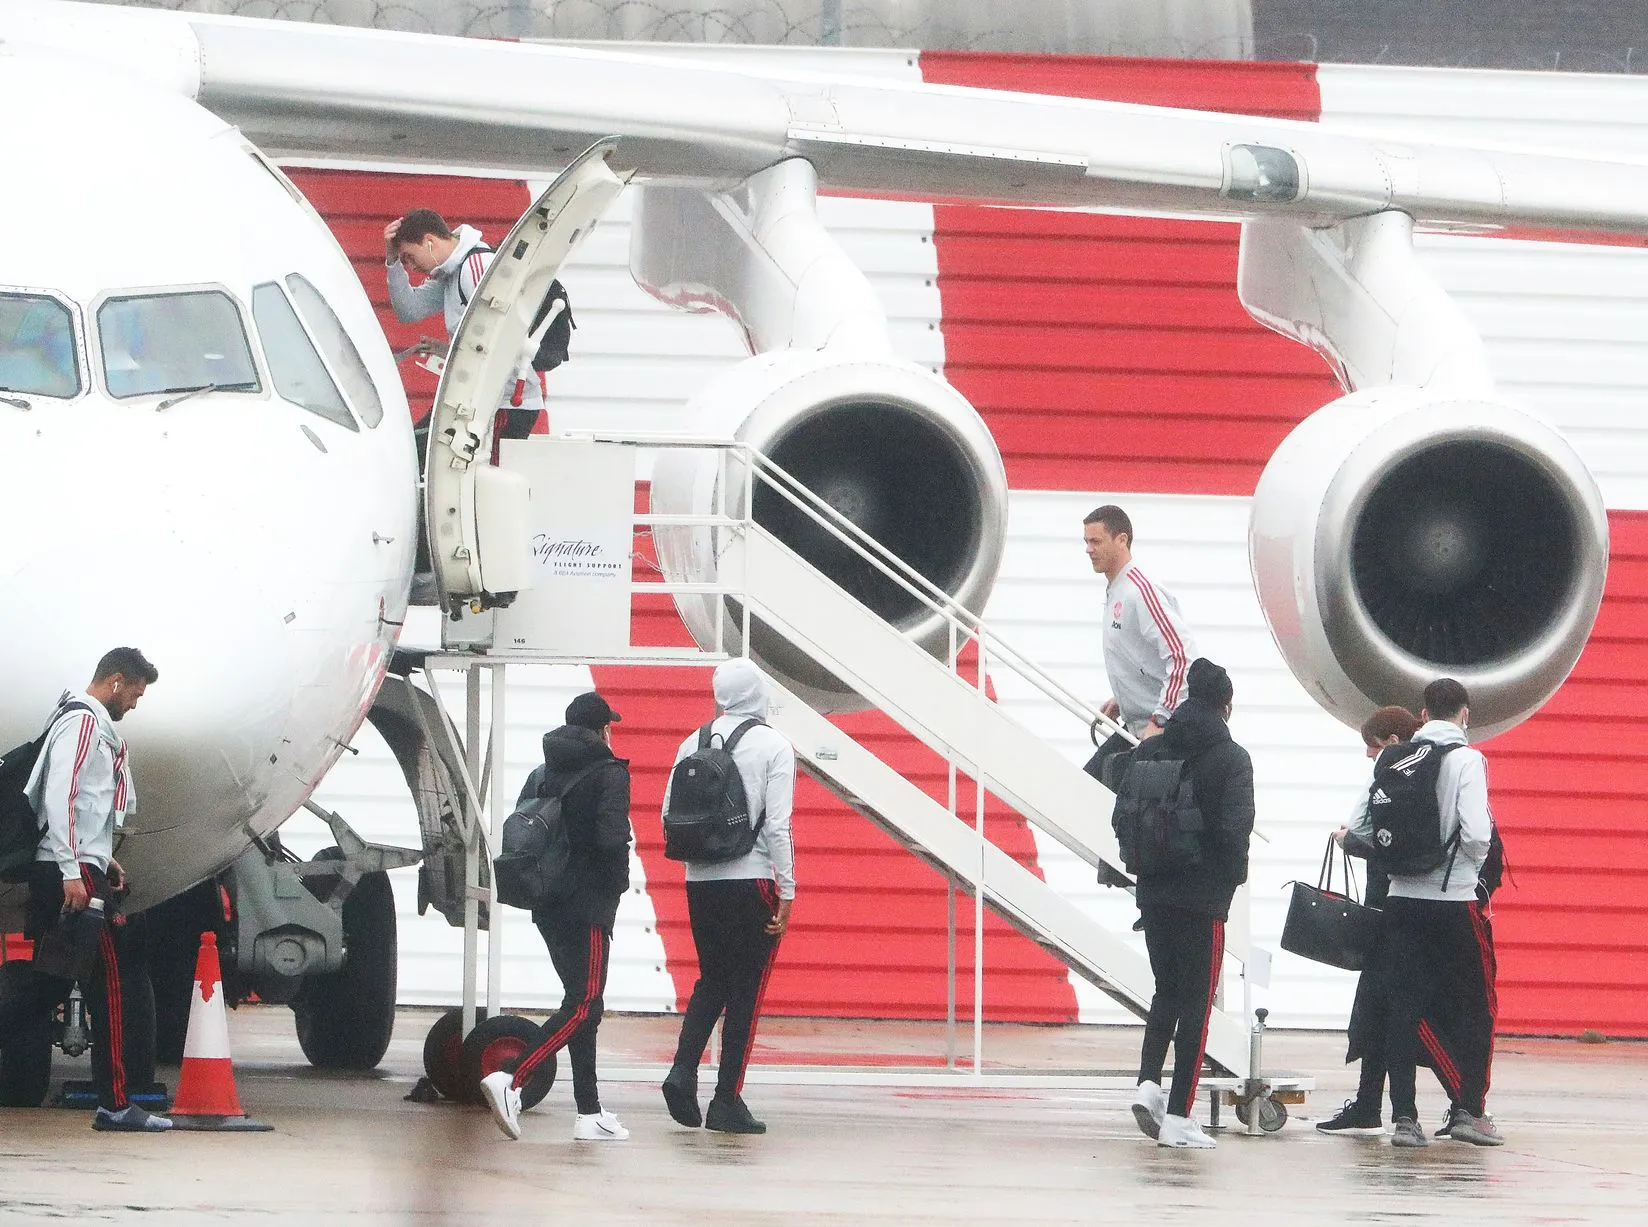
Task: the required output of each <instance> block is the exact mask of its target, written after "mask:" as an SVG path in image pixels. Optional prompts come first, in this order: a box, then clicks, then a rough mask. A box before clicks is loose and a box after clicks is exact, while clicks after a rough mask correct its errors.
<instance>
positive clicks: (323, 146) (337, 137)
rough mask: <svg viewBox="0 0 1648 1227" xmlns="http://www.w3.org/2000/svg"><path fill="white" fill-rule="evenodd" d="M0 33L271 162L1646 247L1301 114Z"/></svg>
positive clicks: (1466, 155)
mask: <svg viewBox="0 0 1648 1227" xmlns="http://www.w3.org/2000/svg"><path fill="white" fill-rule="evenodd" d="M0 40H5V41H6V42H7V44H8V45H9V46H10V47H14V48H15V47H17V46H19V45H20V44H24V43H35V44H40V45H45V46H48V47H51V48H53V49H56V50H58V51H62V52H70V53H75V54H80V55H91V56H100V57H104V58H106V59H108V60H109V61H110V62H111V64H113V65H117V66H118V67H119V68H120V69H121V70H123V71H127V72H137V73H139V74H141V75H144V76H146V77H149V78H151V79H153V80H156V81H158V82H160V83H161V84H163V85H164V86H166V87H167V88H172V89H176V90H180V91H183V92H186V93H188V94H190V95H191V96H192V97H194V98H196V99H197V100H198V101H199V102H200V103H202V104H203V105H204V106H206V107H208V108H209V109H210V110H212V111H213V112H215V113H216V114H218V115H219V116H221V117H222V118H223V119H225V120H227V121H228V122H230V123H233V124H235V125H237V126H238V127H239V128H241V130H242V131H243V132H244V133H245V134H246V136H247V137H248V138H250V139H251V140H252V141H253V142H254V143H256V144H257V145H258V146H259V147H260V148H261V149H263V150H264V151H265V152H266V153H268V154H269V155H270V156H272V157H275V158H288V159H324V158H348V159H350V160H352V161H375V160H382V161H384V162H387V163H394V164H397V165H405V164H428V165H432V166H442V167H448V168H459V169H462V168H475V169H486V170H499V171H509V172H513V173H518V174H523V175H533V174H537V175H541V174H544V173H545V172H549V171H552V170H555V169H558V168H559V167H561V166H564V165H565V164H566V163H567V162H568V161H569V160H570V159H571V157H572V156H573V155H575V154H576V153H577V151H578V150H580V149H582V148H584V147H586V146H587V145H589V144H592V143H593V142H594V141H596V140H599V139H601V138H603V137H607V136H614V137H617V138H618V144H617V151H616V154H615V156H614V158H613V163H614V165H616V166H620V167H623V168H625V169H628V170H633V171H634V172H635V174H636V176H637V177H638V178H640V179H643V180H645V179H670V180H676V181H687V182H699V183H703V184H705V185H706V186H711V185H724V186H730V185H731V184H734V183H737V182H740V181H742V180H743V179H745V178H747V177H748V176H749V175H751V174H754V173H755V172H757V171H760V170H762V169H765V168H766V167H769V166H772V165H773V164H775V163H777V162H780V161H783V160H784V159H786V158H794V157H801V158H805V159H807V160H808V161H809V162H811V163H812V164H813V165H814V167H815V168H816V169H817V171H818V176H819V183H820V186H821V187H823V188H825V189H827V190H828V189H834V190H838V191H847V192H862V193H866V194H874V195H892V196H905V197H920V198H938V199H946V200H960V201H977V202H1010V203H1014V204H1019V205H1037V206H1050V207H1073V208H1084V209H1096V210H1104V211H1116V212H1127V213H1147V214H1152V213H1155V214H1169V215H1178V214H1194V215H1204V216H1213V217H1225V218H1247V217H1264V216H1290V217H1294V218H1297V219H1299V220H1301V221H1306V222H1310V221H1320V222H1332V221H1335V220H1339V219H1343V218H1346V217H1355V216H1359V215H1362V214H1366V213H1370V212H1376V211H1379V210H1384V209H1398V210H1402V211H1404V212H1407V213H1409V214H1411V215H1412V216H1413V217H1414V218H1415V220H1416V221H1417V222H1419V223H1420V224H1422V225H1426V226H1432V227H1469V228H1477V227H1480V228H1493V227H1498V226H1505V225H1518V226H1529V225H1533V226H1550V227H1560V228H1565V229H1580V230H1597V231H1611V232H1616V233H1625V234H1648V164H1645V163H1641V162H1625V161H1620V162H1613V161H1601V160H1597V159H1594V158H1588V157H1572V156H1565V155H1563V154H1561V153H1547V152H1532V151H1517V150H1508V149H1494V148H1488V147H1480V146H1464V145H1449V144H1416V143H1412V142H1405V141H1394V140H1392V141H1383V140H1379V139H1374V138H1369V137H1366V136H1361V135H1352V134H1348V133H1341V132H1336V131H1334V130H1332V129H1331V128H1328V127H1326V126H1324V125H1321V124H1315V123H1301V122H1296V121H1289V120H1280V119H1267V118H1260V117H1253V116H1240V115H1226V114H1214V113H1207V112H1197V111H1185V110H1175V109H1171V108H1165V107H1150V106H1139V105H1133V104H1126V103H1112V102H1095V101H1088V100H1080V99H1066V98H1056V97H1048V96H1043V95H1030V94H1013V93H1004V92H998V91H992V90H980V89H965V88H959V87H953V86H939V85H921V84H906V83H888V82H878V81H866V80H856V79H855V80H842V79H830V78H825V77H818V76H808V75H805V74H791V75H774V74H771V73H765V74H763V73H754V72H748V71H742V70H734V69H732V68H730V67H728V66H726V64H725V62H724V61H722V62H717V63H714V64H687V63H682V62H680V60H679V59H678V58H667V57H657V56H653V57H649V56H647V55H646V54H644V52H637V51H618V50H605V49H601V50H594V49H589V48H583V47H566V46H554V45H542V44H538V45H529V44H520V43H507V42H495V41H487V40H479V39H462V38H445V37H438V36H433V35H418V34H403V33H396V32H388V31H378V30H360V29H346V28H338V27H332V26H322V25H313V24H307V23H297V22H284V21H263V20H257V19H248V18H230V17H211V16H203V15H197V14H184V13H174V12H160V11H155V10H146V9H132V8H109V7H103V6H92V5H83V4H73V3H61V2H58V0H21V2H19V0H12V3H9V4H7V5H6V6H4V9H3V11H0Z"/></svg>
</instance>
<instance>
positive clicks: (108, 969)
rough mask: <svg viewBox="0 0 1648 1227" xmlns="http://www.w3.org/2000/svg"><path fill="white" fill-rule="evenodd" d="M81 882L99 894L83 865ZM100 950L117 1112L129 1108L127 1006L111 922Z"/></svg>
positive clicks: (100, 937)
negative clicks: (127, 1097) (127, 1100)
mask: <svg viewBox="0 0 1648 1227" xmlns="http://www.w3.org/2000/svg"><path fill="white" fill-rule="evenodd" d="M80 881H81V882H82V883H83V884H84V885H85V887H86V893H87V895H88V897H89V896H91V895H93V894H94V893H95V892H94V890H93V886H92V875H91V874H90V873H89V872H88V871H87V870H86V867H85V866H84V865H82V866H81V867H80ZM97 948H98V953H99V955H101V956H102V959H103V998H104V1003H105V1004H104V1006H103V1008H104V1010H106V1011H107V1012H108V1019H107V1022H108V1025H109V1054H108V1055H109V1075H110V1077H109V1093H110V1094H111V1095H112V1096H113V1097H114V1110H115V1111H116V1112H118V1111H120V1110H121V1109H122V1108H124V1107H125V1106H126V1004H125V1002H124V1001H123V1000H122V998H121V996H120V964H119V962H118V960H116V958H115V953H114V931H113V928H112V926H111V924H110V922H109V921H104V922H103V931H102V932H101V933H99V934H98V935H97Z"/></svg>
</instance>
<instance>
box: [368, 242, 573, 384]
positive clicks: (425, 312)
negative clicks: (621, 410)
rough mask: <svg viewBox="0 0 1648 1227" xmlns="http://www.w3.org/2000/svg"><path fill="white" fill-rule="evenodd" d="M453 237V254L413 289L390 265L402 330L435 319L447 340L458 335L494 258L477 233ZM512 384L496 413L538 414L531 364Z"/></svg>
mask: <svg viewBox="0 0 1648 1227" xmlns="http://www.w3.org/2000/svg"><path fill="white" fill-rule="evenodd" d="M452 237H453V239H454V240H456V241H457V244H458V245H457V246H456V247H454V248H453V249H452V254H451V255H450V256H448V257H447V258H446V259H445V260H444V261H442V262H441V264H440V266H439V267H437V268H436V269H435V271H434V272H432V273H430V274H429V276H427V277H425V278H424V279H423V280H422V281H421V282H419V283H418V284H417V285H413V284H412V279H411V278H410V277H408V276H407V275H406V270H405V269H404V268H402V267H401V264H400V261H398V260H393V261H390V263H389V265H388V280H389V305H390V307H391V308H393V309H394V312H395V318H397V319H398V320H400V321H401V323H403V324H415V323H417V322H418V321H419V320H423V319H428V318H429V317H430V316H432V315H436V314H439V315H440V316H441V318H442V319H443V320H444V321H445V322H446V335H447V336H448V337H450V336H451V335H452V334H453V333H455V332H457V330H458V324H459V323H460V322H462V320H463V314H464V309H465V308H466V307H467V306H468V305H469V300H470V299H472V298H474V297H475V287H476V286H477V285H479V284H480V282H481V274H483V273H484V272H486V269H487V266H488V265H489V264H491V263H492V256H493V251H492V249H491V248H490V247H488V246H487V245H486V240H485V239H483V238H482V237H481V232H480V231H479V230H477V229H475V227H473V226H459V227H458V228H457V229H456V230H454V231H453V232H452ZM515 378H516V383H517V387H514V388H505V389H504V399H503V402H502V403H501V404H500V405H499V408H504V407H506V406H510V407H514V408H520V409H542V408H543V407H544V397H543V385H542V384H541V383H540V382H539V380H538V372H537V371H535V370H533V369H532V365H531V363H522V364H521V367H520V369H519V370H518V371H516V372H515ZM517 390H518V391H519V393H520V396H521V400H520V403H519V404H518V405H517V404H515V401H514V397H515V394H516V392H517Z"/></svg>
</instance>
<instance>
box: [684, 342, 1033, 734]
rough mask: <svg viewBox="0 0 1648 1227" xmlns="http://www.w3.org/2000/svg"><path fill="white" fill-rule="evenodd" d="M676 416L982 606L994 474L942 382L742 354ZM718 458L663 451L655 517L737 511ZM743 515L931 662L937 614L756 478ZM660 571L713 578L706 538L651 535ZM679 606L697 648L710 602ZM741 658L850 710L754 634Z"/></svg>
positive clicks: (848, 361) (991, 569)
mask: <svg viewBox="0 0 1648 1227" xmlns="http://www.w3.org/2000/svg"><path fill="white" fill-rule="evenodd" d="M688 413H689V415H690V416H692V418H693V420H694V421H695V422H697V423H700V424H701V425H702V427H703V428H704V429H706V430H710V431H716V432H717V433H720V434H723V435H730V436H732V437H735V438H737V439H739V440H740V441H742V442H744V443H747V444H749V445H750V446H752V447H754V448H755V449H757V450H758V451H760V452H761V453H763V454H764V455H766V456H767V457H769V458H770V459H771V460H772V461H773V462H774V463H776V464H777V465H778V466H779V467H781V468H783V469H785V470H786V471H787V472H789V473H790V474H791V475H792V476H793V477H795V478H796V479H797V480H798V481H800V482H801V484H802V485H804V486H806V487H807V489H809V490H810V491H812V492H813V493H814V494H816V495H818V496H819V498H821V499H822V500H823V501H824V502H826V503H828V504H829V505H830V506H831V507H833V508H834V509H835V510H836V511H838V512H840V513H841V514H842V515H843V516H845V517H846V518H847V519H849V520H851V521H852V522H853V523H854V524H855V525H857V526H858V527H859V528H860V529H862V530H863V531H864V532H865V533H867V534H869V535H870V536H871V537H873V538H874V539H875V540H877V541H878V542H880V543H881V544H882V545H883V546H885V547H886V548H887V549H888V550H890V551H891V552H892V553H893V554H895V555H896V556H897V557H898V558H900V559H902V560H903V561H904V562H906V563H907V564H909V565H910V566H911V567H913V568H914V569H915V570H916V571H917V572H918V573H920V574H921V575H922V576H923V577H924V578H926V579H927V580H928V581H930V582H931V583H932V584H934V585H935V586H937V587H938V588H940V589H942V590H943V591H945V592H947V593H948V594H950V595H951V596H952V597H954V598H955V599H956V600H958V601H959V602H960V603H961V604H962V605H963V606H965V607H966V608H968V609H970V610H973V611H975V612H979V611H982V609H983V607H984V602H985V600H986V599H987V598H988V596H989V594H990V589H991V587H992V585H993V584H994V582H995V576H996V571H997V568H998V567H999V565H1000V561H1001V551H1002V545H1003V541H1004V538H1005V533H1006V521H1007V478H1006V473H1005V471H1004V469H1003V468H1002V463H1001V456H1000V453H999V452H998V451H997V450H996V446H995V441H994V440H993V439H992V438H991V436H990V432H989V430H988V429H987V428H986V427H985V425H984V422H983V420H982V419H980V418H979V416H978V414H977V413H976V412H975V411H974V410H973V407H972V406H971V405H969V404H968V403H967V401H966V400H965V399H964V398H963V397H962V396H961V395H960V394H959V393H958V392H956V391H955V389H953V388H951V387H950V386H949V385H948V384H947V383H945V382H944V381H943V380H941V379H939V378H937V377H936V376H934V375H932V374H930V373H929V372H927V371H924V370H922V369H921V368H919V367H916V366H913V365H911V364H908V363H904V362H900V361H897V360H894V359H886V358H842V357H839V356H834V355H831V354H828V353H794V352H781V353H775V354H767V355H762V356H759V357H756V358H752V359H749V360H748V361H746V362H744V363H741V364H740V365H739V366H738V367H735V368H734V369H733V370H732V371H730V372H728V373H727V374H726V375H724V376H722V377H720V378H719V379H717V380H715V381H714V382H712V383H711V384H710V386H709V387H707V388H706V389H705V390H704V391H703V392H702V393H700V395H699V396H698V397H697V398H696V399H695V401H694V403H693V405H692V406H690V407H689V409H688ZM721 472H722V469H721V465H720V462H719V460H718V458H717V457H716V456H715V455H714V454H712V453H707V452H685V451H677V452H672V453H667V454H666V455H665V457H664V458H663V459H661V460H660V461H659V464H658V466H657V468H656V469H655V471H654V474H653V481H652V508H653V510H654V511H655V512H659V513H663V514H677V515H680V514H693V515H706V514H709V513H710V512H711V511H712V510H714V509H715V508H716V506H717V505H718V503H717V498H718V495H719V494H721V493H724V494H725V496H726V502H725V504H724V505H725V506H727V507H729V508H733V507H738V506H740V505H741V500H742V498H743V497H744V489H743V474H742V471H741V470H740V469H738V468H737V467H736V466H728V468H727V470H726V473H727V477H728V489H727V490H726V491H724V492H721V491H719V490H718V482H719V481H720V473H721ZM751 503H752V513H753V515H754V517H755V520H756V522H757V523H758V524H760V525H761V526H762V527H763V528H766V529H767V530H768V531H770V532H771V533H773V535H774V536H776V537H778V538H779V539H780V540H781V541H783V542H784V543H785V544H786V545H788V546H789V547H790V548H791V549H793V550H795V551H796V552H797V553H798V554H800V555H801V556H802V557H803V558H805V559H806V560H807V561H808V562H810V563H811V564H812V565H813V566H815V567H817V568H818V569H819V570H821V571H822V572H824V574H825V575H827V576H828V577H829V578H830V579H831V580H832V581H834V582H835V583H836V584H838V585H840V586H841V587H842V588H843V589H845V590H846V591H847V592H849V593H851V594H852V595H853V596H854V597H856V598H857V599H858V600H859V601H860V602H862V603H863V604H865V605H866V606H868V607H869V608H871V609H873V610H875V611H876V612H877V613H879V614H880V615H881V616H882V617H884V618H886V619H887V621H889V622H891V623H892V624H893V625H894V626H896V627H897V628H898V629H899V630H901V631H903V632H904V633H905V634H906V635H907V636H909V637H910V638H912V639H914V640H915V641H916V642H918V643H920V644H921V645H922V646H923V647H924V648H926V649H927V650H928V651H931V652H933V653H934V654H935V655H939V654H941V653H942V652H943V651H944V650H945V648H946V647H947V645H948V642H949V635H948V632H947V630H946V627H945V623H944V620H943V619H942V618H941V617H939V616H938V615H936V614H935V613H933V612H932V611H931V610H930V609H929V608H928V607H927V606H926V605H925V604H923V603H921V602H920V601H918V600H917V599H916V598H915V597H914V596H913V595H912V594H910V593H909V592H907V591H906V590H905V589H904V588H902V587H901V586H900V585H898V584H896V583H894V582H893V581H892V580H891V579H890V578H888V577H887V576H886V575H884V574H882V573H881V572H880V571H879V570H878V569H876V568H875V567H873V566H872V565H871V564H870V563H869V562H867V561H866V560H865V559H864V558H862V557H861V556H860V555H858V554H857V553H855V552H853V551H852V550H850V549H849V548H848V547H847V546H846V545H844V544H843V543H842V542H841V541H840V540H838V539H837V538H836V537H835V536H833V535H832V534H830V533H829V532H828V531H827V530H825V529H824V528H823V527H822V526H821V525H820V524H819V523H818V522H817V521H816V520H814V519H813V518H812V517H810V516H809V515H807V514H806V513H804V512H803V511H801V510H800V509H799V508H797V507H796V506H795V505H794V504H793V503H791V502H790V501H789V500H788V499H786V498H785V497H784V496H783V495H781V494H779V493H778V492H777V491H775V490H773V489H771V488H770V487H769V486H767V485H765V484H764V483H758V484H757V486H756V489H755V491H754V494H753V498H752V500H751ZM656 539H657V544H658V553H659V562H660V564H661V566H662V567H663V569H664V572H665V574H666V575H667V576H668V577H669V578H670V579H672V580H676V581H685V582H699V583H701V582H707V581H709V580H710V579H712V578H713V577H714V574H715V565H714V559H715V549H714V538H713V533H712V531H711V530H710V529H707V528H702V529H694V528H682V527H660V528H659V529H658V530H657V532H656ZM676 606H677V608H678V609H679V610H680V612H681V616H682V618H683V619H684V620H685V622H686V624H687V627H688V629H689V630H690V631H691V632H692V633H693V636H694V637H695V638H696V639H697V640H698V642H699V643H701V644H705V645H709V644H711V643H713V642H714V640H715V636H716V610H715V598H714V597H712V596H701V595H696V594H685V595H680V596H678V597H677V598H676ZM726 615H727V616H726V620H725V622H724V623H723V624H722V629H723V635H724V643H725V644H726V646H728V647H729V648H731V649H733V650H736V648H737V644H738V634H737V628H738V626H739V620H740V616H741V615H740V612H739V611H738V609H737V606H736V602H732V601H729V602H728V607H727V610H726ZM751 652H752V655H754V656H755V657H757V658H758V659H759V660H760V661H761V662H762V664H763V665H765V666H766V667H767V668H768V669H770V670H772V671H773V672H774V673H776V674H777V675H778V676H780V677H781V678H782V679H784V680H785V682H786V683H787V684H788V685H790V686H791V687H792V688H795V689H797V690H799V691H800V692H801V693H803V695H804V696H805V697H806V698H808V700H809V701H811V702H813V703H814V704H815V705H816V706H819V707H820V708H821V709H823V710H830V711H850V710H855V709H857V708H859V707H862V706H863V702H862V700H860V699H859V697H858V696H857V695H856V694H854V693H853V691H852V690H851V688H850V687H848V686H847V685H846V684H845V683H843V682H842V681H841V680H840V679H838V678H836V677H834V676H833V675H832V674H830V673H829V672H828V671H827V670H825V669H823V668H821V667H820V666H819V665H818V664H817V663H816V662H814V661H813V660H811V659H810V658H808V657H805V656H804V655H802V654H801V653H800V652H798V651H797V650H796V649H794V648H793V647H792V646H791V645H789V644H788V643H787V642H785V641H784V640H782V639H780V638H779V637H778V636H777V635H776V634H773V633H771V632H770V631H766V630H764V628H762V627H760V626H759V625H758V626H757V627H756V628H755V630H754V631H753V633H752V643H751Z"/></svg>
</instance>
